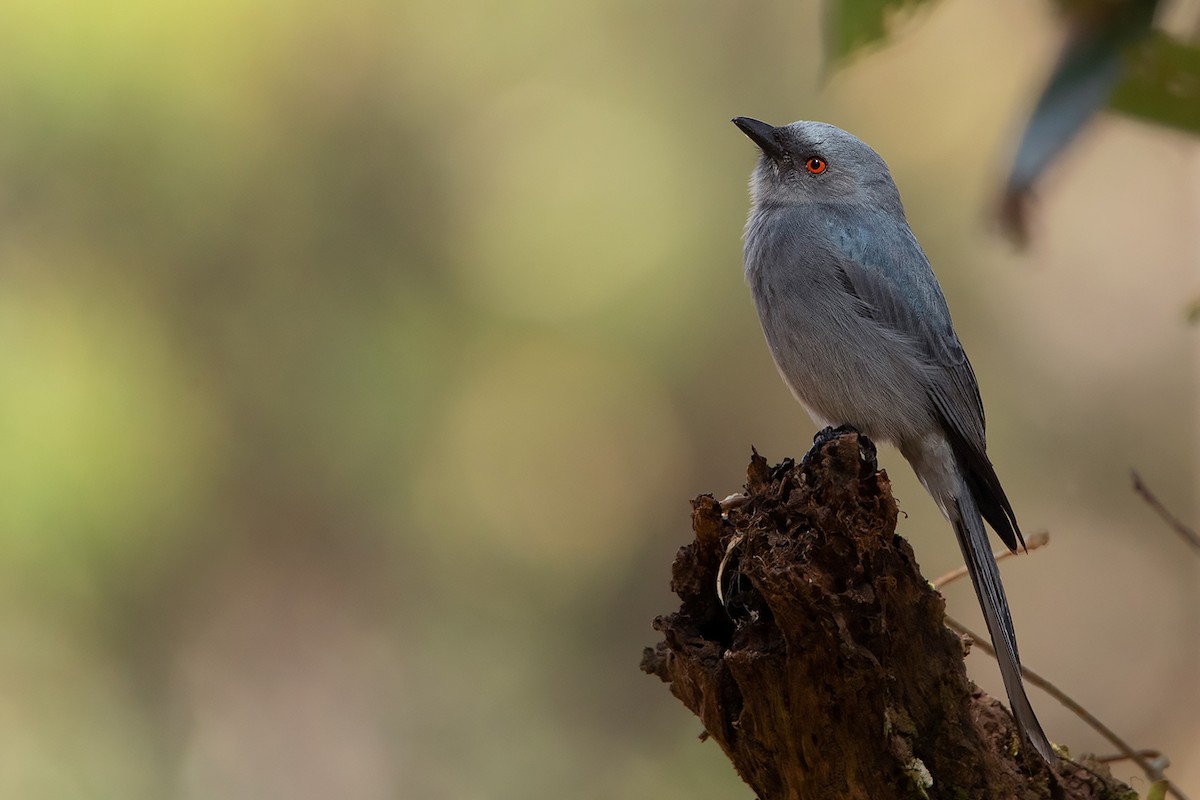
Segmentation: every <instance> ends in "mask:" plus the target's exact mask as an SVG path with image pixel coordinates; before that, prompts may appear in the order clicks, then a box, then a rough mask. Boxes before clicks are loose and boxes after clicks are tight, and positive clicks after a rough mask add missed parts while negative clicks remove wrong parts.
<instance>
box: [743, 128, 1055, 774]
mask: <svg viewBox="0 0 1200 800" xmlns="http://www.w3.org/2000/svg"><path fill="white" fill-rule="evenodd" d="M733 122H734V124H736V125H737V126H738V127H739V128H741V130H742V132H743V133H745V134H746V135H747V136H748V137H750V139H751V140H753V141H754V143H755V144H757V145H758V147H759V149H760V150H761V151H762V155H761V157H760V158H759V161H758V165H757V167H756V168H755V170H754V173H753V175H752V177H751V180H750V196H751V209H750V216H749V219H748V220H747V222H746V232H745V267H746V281H747V283H749V285H750V290H751V293H752V294H753V295H754V303H755V305H756V306H757V308H758V315H759V319H760V320H761V322H762V329H763V333H764V334H765V335H766V339H767V344H768V345H769V346H770V348H771V355H772V356H773V357H774V359H775V365H776V366H777V367H778V368H779V373H780V375H782V376H783V379H784V381H785V382H786V383H787V385H788V387H789V388H790V389H791V390H792V394H794V395H795V396H796V399H797V400H799V401H800V403H801V404H802V405H803V406H804V407H805V408H806V409H807V410H808V413H809V414H810V415H811V416H812V418H813V420H814V421H815V422H817V424H818V425H825V426H847V427H850V428H853V429H855V430H857V431H859V432H860V433H862V434H863V435H865V436H867V437H868V438H870V439H872V440H875V441H884V442H890V443H892V444H894V445H895V446H896V447H897V448H899V450H900V452H901V454H903V455H904V457H905V458H906V459H907V460H908V462H909V464H911V465H912V468H913V471H914V472H916V474H917V477H918V478H919V479H920V481H921V483H922V485H924V487H925V489H926V490H927V491H928V492H929V494H930V495H932V496H933V499H934V501H935V502H936V503H937V504H938V506H939V507H940V508H941V510H942V513H943V514H945V515H946V518H947V519H948V520H949V521H950V524H951V525H952V526H953V527H954V532H955V533H956V534H957V536H958V544H959V547H960V548H961V549H962V554H963V559H964V560H965V561H966V565H967V570H968V572H969V573H970V575H971V581H972V582H973V583H974V585H975V593H976V595H977V596H978V597H979V604H980V606H981V607H982V608H983V614H984V617H985V618H986V619H987V626H988V631H989V633H990V634H991V637H992V643H993V645H994V646H995V650H996V654H997V660H998V661H999V663H1000V673H1001V675H1002V676H1003V677H1004V688H1005V689H1006V690H1007V692H1008V700H1009V705H1010V706H1011V707H1012V711H1013V716H1014V717H1015V718H1016V721H1017V727H1018V728H1019V730H1020V731H1021V733H1022V736H1023V737H1024V739H1025V740H1026V741H1027V742H1028V743H1029V744H1030V745H1032V747H1033V749H1034V750H1036V751H1037V752H1038V753H1039V754H1040V755H1041V757H1042V758H1043V759H1044V760H1045V761H1046V762H1047V763H1053V762H1054V761H1055V760H1056V757H1055V754H1054V750H1053V749H1052V748H1051V746H1050V742H1049V740H1047V738H1046V734H1045V733H1043V732H1042V727H1041V725H1040V724H1039V723H1038V720H1037V717H1036V716H1035V715H1034V712H1033V706H1031V705H1030V703H1029V698H1028V697H1027V696H1026V694H1025V686H1024V684H1023V682H1022V680H1021V668H1020V659H1019V658H1018V656H1017V639H1016V635H1015V633H1014V632H1013V623H1012V615H1011V613H1010V612H1009V609H1008V600H1007V599H1006V598H1005V596H1004V587H1003V586H1002V585H1001V584H1000V571H999V569H998V568H997V566H996V561H995V558H993V556H992V551H991V547H990V546H989V544H988V535H987V531H986V529H985V528H984V526H983V521H984V519H986V520H987V521H988V523H989V524H990V525H991V526H992V528H994V529H995V531H996V533H997V534H999V536H1000V538H1001V539H1002V540H1003V541H1004V543H1005V544H1006V545H1007V546H1008V547H1009V549H1010V550H1014V551H1015V550H1016V548H1017V545H1018V543H1019V544H1020V545H1021V546H1022V547H1023V546H1024V545H1025V540H1024V538H1023V537H1022V535H1021V530H1020V528H1018V527H1017V520H1016V517H1015V515H1014V514H1013V510H1012V506H1011V505H1010V504H1009V502H1008V498H1007V497H1006V496H1005V494H1004V489H1002V488H1001V486H1000V480H999V478H997V477H996V471H995V469H994V468H993V467H992V463H991V461H989V460H988V456H987V451H986V444H985V438H984V418H983V401H982V399H981V398H980V396H979V388H978V386H977V384H976V381H975V373H974V372H973V370H972V369H971V363H970V362H969V361H968V360H967V355H966V353H964V352H963V348H962V345H961V344H960V343H959V341H958V336H957V334H955V332H954V325H953V324H952V323H951V321H950V311H949V309H948V308H947V307H946V300H945V298H944V297H943V296H942V290H941V287H940V286H939V285H938V282H937V278H936V277H934V274H933V269H932V268H931V267H930V265H929V259H928V258H926V257H925V253H924V251H922V250H921V245H920V244H918V243H917V239H916V237H915V236H914V235H913V232H912V230H911V229H910V228H909V226H908V220H907V219H906V218H905V215H904V206H903V205H902V204H901V202H900V192H899V190H897V188H896V184H895V182H894V181H893V180H892V176H891V173H890V172H889V171H888V168H887V164H885V163H884V161H883V159H882V158H880V157H879V154H878V153H876V152H875V151H874V150H872V149H871V148H870V147H869V146H868V145H866V144H865V143H864V142H862V141H861V140H860V139H858V138H857V137H855V136H853V135H851V134H849V133H847V132H846V131H844V130H842V129H840V128H837V127H834V126H833V125H828V124H826V123H823V122H794V123H792V124H791V125H786V126H783V127H778V128H777V127H774V126H772V125H769V124H767V123H765V122H760V121H758V120H755V119H750V118H748V117H738V118H737V119H735V120H733Z"/></svg>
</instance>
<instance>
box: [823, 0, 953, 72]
mask: <svg viewBox="0 0 1200 800" xmlns="http://www.w3.org/2000/svg"><path fill="white" fill-rule="evenodd" d="M927 2H929V0H829V2H828V5H826V14H828V15H829V16H828V19H829V23H828V29H827V33H826V43H825V65H826V66H827V67H828V66H829V65H830V64H833V63H834V62H836V61H841V60H842V59H844V58H846V57H847V56H849V55H850V54H851V53H852V52H854V51H855V50H858V49H859V48H861V47H863V46H865V45H869V44H873V43H875V42H878V41H881V40H882V39H885V38H887V35H888V33H889V32H890V30H891V28H892V23H893V21H894V20H895V18H896V16H897V15H899V14H900V13H901V12H909V11H912V10H913V9H915V8H916V7H917V6H920V5H924V4H925V3H927Z"/></svg>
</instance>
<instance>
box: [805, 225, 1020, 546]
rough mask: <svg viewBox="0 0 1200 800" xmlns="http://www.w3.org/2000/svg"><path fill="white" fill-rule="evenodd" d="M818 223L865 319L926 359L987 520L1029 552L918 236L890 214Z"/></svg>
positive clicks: (932, 390) (940, 408) (930, 383)
mask: <svg viewBox="0 0 1200 800" xmlns="http://www.w3.org/2000/svg"><path fill="white" fill-rule="evenodd" d="M814 217H815V218H814V220H813V222H814V223H815V224H821V223H822V222H824V224H827V225H828V226H829V233H830V235H831V239H832V241H833V242H834V256H835V259H836V261H837V267H838V270H839V276H840V278H841V281H842V285H843V287H844V288H845V289H846V291H847V292H849V293H850V294H852V295H854V297H855V298H856V300H857V302H856V304H855V305H856V310H857V311H858V313H860V314H861V315H862V316H864V317H866V318H868V319H870V320H872V321H874V322H875V323H876V324H878V325H880V326H881V327H883V328H884V329H885V330H887V331H889V332H890V333H891V334H892V335H895V336H898V337H901V338H903V339H905V340H907V341H908V342H909V343H910V344H911V345H912V346H913V347H914V349H915V350H916V352H918V353H919V354H920V355H921V356H922V357H923V360H924V364H923V366H924V367H925V370H924V372H925V376H926V391H927V392H928V393H929V398H930V400H931V402H932V404H933V406H934V408H935V409H936V411H937V414H938V416H939V418H940V419H941V422H942V426H943V428H944V429H945V431H946V434H947V438H948V439H949V441H950V445H951V447H952V448H953V450H954V453H955V455H956V457H957V458H958V460H959V462H960V464H961V466H962V468H963V472H964V475H965V477H966V480H967V485H968V487H969V488H970V490H971V494H972V496H973V497H974V498H975V501H976V503H977V505H978V506H979V509H980V511H981V513H982V514H983V517H984V518H985V519H986V520H987V521H988V523H989V524H991V526H992V528H994V529H995V531H996V533H997V534H999V536H1000V538H1001V539H1002V540H1003V541H1004V543H1005V544H1006V545H1007V546H1008V547H1009V549H1010V550H1015V549H1016V547H1017V543H1018V542H1020V544H1021V546H1022V547H1024V545H1025V539H1024V537H1023V536H1022V535H1021V530H1020V528H1019V527H1018V526H1017V521H1016V516H1015V515H1014V513H1013V510H1012V506H1011V504H1010V503H1009V501H1008V498H1007V497H1006V496H1005V494H1004V489H1003V488H1002V487H1001V485H1000V479H999V478H998V477H997V476H996V471H995V469H994V468H993V467H992V463H991V461H990V460H988V457H987V450H986V444H985V430H986V423H985V420H984V412H983V399H982V398H981V397H980V395H979V385H978V383H977V382H976V380H975V371H974V370H973V369H972V368H971V362H970V360H968V358H967V354H966V352H965V351H964V350H963V347H962V344H961V343H960V342H959V341H958V335H957V334H956V333H955V332H954V324H953V322H952V321H951V319H950V309H949V308H948V307H947V306H946V299H945V297H943V296H942V291H941V288H940V287H939V286H938V282H937V278H936V277H935V276H934V274H933V268H932V267H931V266H930V265H929V259H928V258H927V257H926V256H925V252H924V251H923V250H922V249H921V245H920V244H919V243H918V242H917V239H916V237H915V236H914V235H913V233H912V230H910V229H909V227H908V225H907V224H906V223H905V222H904V221H903V219H902V218H901V219H900V220H897V219H896V216H895V214H894V212H891V211H888V210H879V209H865V210H864V209H862V208H855V209H853V213H848V210H846V209H839V208H834V207H826V208H824V209H823V210H822V212H819V213H817V214H815V215H814Z"/></svg>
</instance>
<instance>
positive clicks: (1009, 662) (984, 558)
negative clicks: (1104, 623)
mask: <svg viewBox="0 0 1200 800" xmlns="http://www.w3.org/2000/svg"><path fill="white" fill-rule="evenodd" d="M993 474H994V473H993ZM973 488H974V487H973V486H971V487H970V489H973ZM970 489H968V491H966V492H963V493H962V495H960V496H959V497H957V498H955V500H954V506H955V511H956V512H957V514H956V517H957V518H952V519H951V520H950V522H951V523H952V524H953V525H954V532H955V533H956V534H957V536H958V546H959V547H960V548H961V549H962V554H963V560H964V561H965V562H966V565H967V571H968V572H969V573H970V575H971V583H972V584H974V586H975V594H976V596H977V597H978V598H979V605H980V607H981V608H982V609H983V616H984V618H985V619H986V620H987V626H988V633H990V634H991V637H992V644H993V645H994V646H995V649H996V661H997V662H998V663H999V664H1000V675H1001V676H1002V677H1003V678H1004V688H1005V690H1006V691H1007V693H1008V703H1009V706H1010V707H1011V708H1012V713H1013V718H1014V719H1016V721H1017V727H1018V729H1019V730H1020V731H1021V734H1022V736H1023V737H1024V738H1025V739H1026V740H1027V741H1028V742H1029V744H1030V745H1031V746H1032V747H1033V749H1034V750H1036V751H1037V752H1038V754H1039V755H1041V757H1042V758H1043V759H1045V761H1046V762H1047V763H1050V764H1053V763H1054V762H1055V761H1056V760H1057V757H1056V756H1055V754H1054V750H1053V748H1052V747H1051V746H1050V740H1049V739H1047V738H1046V734H1045V732H1043V731H1042V726H1041V724H1040V723H1039V722H1038V719H1037V715H1035V714H1034V712H1033V706H1032V705H1030V703H1029V697H1028V696H1027V695H1026V694H1025V684H1024V682H1023V681H1022V680H1021V660H1020V657H1019V656H1018V655H1017V636H1016V633H1015V632H1014V630H1013V623H1012V614H1011V612H1010V611H1009V609H1008V599H1007V598H1006V597H1005V596H1004V586H1003V585H1002V584H1001V583H1000V570H999V568H998V567H997V566H996V559H995V558H994V557H993V556H992V550H991V546H990V545H989V543H988V535H987V531H986V530H985V529H984V527H983V518H982V515H981V513H980V510H979V507H978V506H977V505H976V501H975V498H974V497H972V495H973V494H974V492H972V491H970ZM1014 527H1015V526H1014Z"/></svg>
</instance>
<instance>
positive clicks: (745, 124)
mask: <svg viewBox="0 0 1200 800" xmlns="http://www.w3.org/2000/svg"><path fill="white" fill-rule="evenodd" d="M733 124H734V125H737V126H738V127H739V128H741V129H742V133H744V134H746V135H747V136H749V137H750V140H751V141H752V142H754V143H755V144H756V145H758V147H759V149H760V150H762V151H763V155H765V156H766V157H767V158H770V159H778V158H779V157H780V156H782V155H783V154H784V150H783V147H782V146H781V145H780V143H779V136H778V134H777V129H776V127H775V126H774V125H768V124H767V123H765V122H760V121H759V120H756V119H751V118H750V117H734V119H733Z"/></svg>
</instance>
